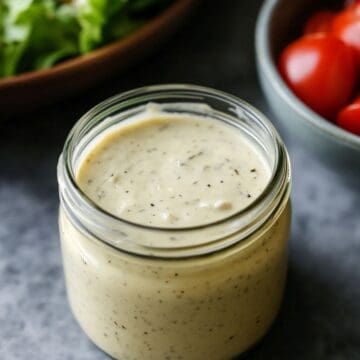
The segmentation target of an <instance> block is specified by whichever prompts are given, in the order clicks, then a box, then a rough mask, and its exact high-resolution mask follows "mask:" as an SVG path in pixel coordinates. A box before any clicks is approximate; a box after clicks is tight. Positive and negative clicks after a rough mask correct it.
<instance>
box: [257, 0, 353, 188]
mask: <svg viewBox="0 0 360 360" xmlns="http://www.w3.org/2000/svg"><path fill="white" fill-rule="evenodd" d="M329 3H330V4H329ZM335 4H336V2H335ZM330 5H331V1H315V0H291V1H289V0H266V1H265V2H264V5H263V7H262V9H261V11H260V14H259V18H258V22H257V27H256V57H257V67H258V73H259V78H260V82H261V86H262V88H263V91H264V93H265V95H266V97H267V100H268V102H269V105H270V107H271V109H272V110H273V112H274V114H275V116H276V118H277V119H278V120H279V121H280V125H281V128H282V129H283V130H284V131H285V133H286V135H287V137H289V138H290V140H296V141H297V140H299V141H300V142H301V143H302V144H303V145H304V146H306V148H308V149H309V150H310V151H311V152H312V154H314V155H316V156H318V157H320V159H321V160H322V161H323V162H325V163H327V164H330V166H331V167H332V168H334V169H335V170H336V171H338V172H345V173H347V174H349V173H350V174H356V175H359V174H360V137H359V136H357V135H354V134H351V133H349V132H347V131H345V130H342V129H341V128H339V127H337V126H336V125H334V124H332V123H330V122H329V121H327V120H326V119H324V118H322V117H321V116H319V115H317V114H316V113H315V112H313V111H312V110H311V109H310V108H308V107H307V106H306V105H305V104H304V103H303V102H301V100H299V99H298V98H297V97H296V96H295V95H294V94H293V93H292V91H291V90H290V89H289V88H288V87H287V85H286V84H285V83H284V81H283V80H282V78H281V76H280V74H279V73H278V71H277V68H276V59H277V58H278V56H279V54H280V52H281V50H282V49H283V48H284V47H285V46H286V45H287V44H288V43H289V42H290V41H291V40H293V39H295V38H296V36H297V34H299V33H300V31H301V26H302V24H304V21H305V19H306V16H308V15H309V13H310V12H311V11H313V10H314V8H315V7H319V8H320V7H323V8H327V7H329V6H330ZM359 186H360V180H359Z"/></svg>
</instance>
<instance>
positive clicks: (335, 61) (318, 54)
mask: <svg viewBox="0 0 360 360" xmlns="http://www.w3.org/2000/svg"><path fill="white" fill-rule="evenodd" d="M355 64H356V60H355V57H354V53H353V51H352V50H351V49H350V48H348V47H347V46H346V45H345V44H344V43H343V42H342V41H341V40H339V39H337V38H335V37H333V36H330V35H325V34H313V35H307V36H304V37H302V38H300V39H298V40H296V41H294V42H293V43H292V44H290V45H289V46H288V47H287V48H286V49H285V50H284V51H283V52H282V54H281V56H280V59H279V71H280V73H281V74H282V76H283V78H284V79H285V81H286V83H287V84H288V85H289V87H290V88H291V89H292V90H293V92H294V93H295V94H296V95H297V96H298V97H299V98H300V99H301V100H302V101H303V102H304V103H305V104H307V105H308V106H309V107H310V108H312V109H313V110H314V111H315V112H317V113H318V114H320V115H322V116H324V117H325V118H328V119H330V120H333V119H335V116H336V114H337V112H338V111H339V110H340V109H341V108H342V107H343V106H345V105H346V104H347V103H348V102H349V100H350V98H351V95H352V93H353V90H354V87H355V77H356V65H355Z"/></svg>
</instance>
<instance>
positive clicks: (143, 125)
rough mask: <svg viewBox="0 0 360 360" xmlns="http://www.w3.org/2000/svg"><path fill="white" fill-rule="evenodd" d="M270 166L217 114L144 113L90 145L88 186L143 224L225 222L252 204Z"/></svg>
mask: <svg viewBox="0 0 360 360" xmlns="http://www.w3.org/2000/svg"><path fill="white" fill-rule="evenodd" d="M269 178H270V169H269V166H268V164H267V163H266V161H265V159H264V157H263V156H262V154H261V153H260V151H259V150H258V148H257V147H256V146H255V145H254V144H252V143H251V142H250V141H249V140H248V139H247V138H246V137H245V136H244V135H243V134H242V132H241V130H239V129H236V128H234V127H233V126H230V125H228V124H226V123H223V122H220V121H216V120H214V119H211V118H205V117H194V116H186V115H170V114H163V113H161V112H158V113H156V112H144V114H143V115H142V116H137V118H136V119H135V120H134V121H132V122H129V121H126V122H125V123H121V124H119V125H117V126H116V127H113V128H112V129H110V130H109V131H107V132H106V133H105V134H103V136H101V138H97V139H95V140H94V141H93V143H92V144H91V145H90V147H89V149H88V151H87V153H86V155H85V157H84V159H83V160H82V162H81V164H80V166H79V169H78V172H77V181H78V183H79V185H80V187H81V189H82V190H83V191H84V192H85V193H86V194H87V195H88V196H89V197H90V198H91V199H92V200H93V201H94V202H96V203H97V204H98V205H99V206H100V207H102V208H103V209H105V210H106V211H108V212H110V213H112V214H114V215H116V216H119V217H121V218H124V219H127V220H130V221H132V222H136V223H142V224H146V225H152V226H171V227H187V226H194V225H201V224H205V223H210V222H214V221H217V220H221V219H222V218H224V217H227V216H229V215H231V214H234V213H236V212H238V211H240V210H242V209H244V208H245V207H246V206H248V205H249V204H250V203H252V202H253V201H254V200H255V199H256V198H257V197H258V196H259V195H260V194H261V192H262V191H263V190H264V188H265V187H266V185H267V183H268V182H269Z"/></svg>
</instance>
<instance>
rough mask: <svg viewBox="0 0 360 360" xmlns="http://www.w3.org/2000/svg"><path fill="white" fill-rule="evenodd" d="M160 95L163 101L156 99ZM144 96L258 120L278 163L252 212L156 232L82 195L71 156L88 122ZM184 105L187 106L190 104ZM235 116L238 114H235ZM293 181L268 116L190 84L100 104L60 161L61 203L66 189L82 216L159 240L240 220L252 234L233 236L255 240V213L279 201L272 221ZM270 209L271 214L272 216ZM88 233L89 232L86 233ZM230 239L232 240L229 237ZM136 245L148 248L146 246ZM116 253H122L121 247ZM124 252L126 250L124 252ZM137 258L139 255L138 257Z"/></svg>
mask: <svg viewBox="0 0 360 360" xmlns="http://www.w3.org/2000/svg"><path fill="white" fill-rule="evenodd" d="M156 94H157V96H158V97H156V96H155V95H156ZM145 95H146V96H148V98H149V100H148V101H147V102H156V100H161V99H162V100H164V99H166V100H167V101H170V100H171V98H172V97H174V98H175V96H176V97H182V98H184V99H185V98H190V99H194V98H197V99H199V100H201V99H202V100H203V103H205V104H207V102H206V100H208V101H209V99H211V100H218V101H220V102H223V103H225V104H226V105H229V106H233V107H234V109H236V110H237V111H240V112H241V113H242V114H244V116H245V118H246V117H248V118H253V119H255V120H256V121H257V123H258V124H260V125H261V127H262V128H264V130H265V132H266V135H267V136H269V137H270V140H271V142H272V144H271V145H272V146H274V150H275V161H274V166H273V168H272V173H271V177H270V179H269V181H268V183H267V185H266V187H265V188H264V189H263V191H262V192H261V193H260V194H259V196H258V197H257V198H256V199H254V201H252V202H251V203H250V204H249V205H248V206H246V207H245V208H243V209H241V210H239V211H237V212H235V213H233V214H231V215H229V216H226V217H224V218H221V219H218V220H215V221H212V222H209V223H206V224H196V225H193V226H183V227H163V226H153V225H147V224H141V223H137V222H133V221H131V220H127V219H124V218H122V217H119V216H116V215H114V214H112V213H110V212H108V211H106V210H105V209H103V208H101V207H100V206H98V205H97V203H96V202H94V201H93V200H92V199H90V197H89V196H88V195H87V194H86V193H85V192H84V191H83V190H81V188H80V187H79V185H78V184H77V181H76V174H75V169H74V166H73V164H72V155H73V154H72V150H73V149H74V147H76V143H77V140H78V137H79V136H81V130H83V129H84V127H85V126H86V125H89V122H91V120H95V119H96V117H97V116H104V115H106V114H107V113H109V114H110V113H111V110H113V111H114V108H115V107H116V106H119V104H124V106H123V108H121V107H120V108H118V107H116V111H118V113H121V111H122V110H124V108H125V107H126V106H132V105H139V104H138V103H137V102H136V100H137V101H139V100H140V99H141V100H143V101H144V102H145V100H146V96H145ZM144 96H145V97H144ZM174 103H175V102H174ZM184 103H185V104H186V102H184ZM125 105H126V106H125ZM231 110H232V111H233V109H232V108H231ZM210 116H211V115H210ZM108 117H109V116H105V117H101V120H104V119H106V118H108ZM239 117H240V116H239V114H238V113H237V112H236V113H235V114H234V116H233V118H234V120H235V121H236V120H237V122H239V120H240V119H239ZM290 179H291V169H290V161H289V158H288V154H287V151H286V148H285V145H284V143H283V141H282V140H281V138H280V136H279V134H278V132H277V131H276V129H275V127H274V126H273V125H272V123H271V122H270V120H269V119H268V118H267V117H266V116H265V115H264V114H262V113H261V112H260V111H259V110H257V109H256V108H255V107H253V106H252V105H250V104H249V103H247V102H246V101H244V100H241V99H239V98H237V97H236V96H233V95H230V94H228V93H226V92H223V91H219V90H215V89H211V88H207V87H203V86H198V85H189V84H166V85H154V86H146V87H141V88H137V89H134V90H130V91H127V92H124V93H121V94H118V95H115V96H113V97H111V98H109V99H107V100H105V101H103V102H101V103H100V104H98V105H96V106H95V107H93V108H92V109H90V110H89V111H88V112H86V113H85V114H84V115H83V116H82V117H81V118H80V119H79V120H78V121H77V123H76V124H75V125H74V126H73V128H72V129H71V131H70V133H69V135H68V137H67V139H66V141H65V145H64V148H63V152H62V154H61V156H60V159H59V164H58V181H59V190H60V198H61V199H63V197H64V196H63V193H64V189H65V188H67V187H68V188H70V190H71V191H69V193H70V192H71V194H70V197H71V196H74V197H75V198H76V200H75V202H73V203H74V204H76V206H78V205H77V202H79V203H80V206H79V208H80V209H81V210H84V209H86V210H87V211H88V212H87V214H89V213H90V210H91V212H94V214H95V215H94V216H95V217H96V219H97V220H98V219H101V221H104V222H107V223H109V224H110V226H111V227H113V228H116V229H118V228H119V226H120V225H122V226H127V227H128V228H129V227H130V228H131V229H134V230H135V231H136V230H138V231H140V230H141V231H145V232H149V231H156V232H157V233H158V234H161V233H162V234H163V235H164V236H165V235H172V234H179V233H180V234H181V233H182V234H185V235H184V236H190V234H193V233H195V232H196V233H200V232H203V231H204V229H209V228H214V229H217V228H218V227H221V226H222V225H223V224H232V223H234V221H237V219H239V218H246V219H247V218H249V219H250V220H251V221H249V223H246V226H247V227H249V229H250V230H249V229H247V228H246V229H245V228H241V229H235V230H232V231H233V232H234V233H236V231H240V230H241V231H243V233H244V234H245V233H246V234H247V235H249V234H252V232H251V231H255V230H256V229H257V228H259V226H260V225H257V228H256V229H255V230H251V229H253V228H255V225H253V223H254V224H255V223H256V221H258V222H259V218H260V215H259V214H255V213H256V210H258V209H259V208H260V207H261V206H262V205H263V204H264V203H265V202H266V201H267V202H268V203H271V204H272V202H274V199H275V198H278V199H277V202H276V204H275V205H273V204H272V207H271V209H270V205H268V208H269V209H270V211H268V212H266V211H264V210H263V212H262V214H266V216H267V217H270V215H272V214H273V213H274V211H275V210H274V209H275V208H278V205H279V204H280V203H282V199H283V198H284V197H286V198H288V196H289V192H290ZM67 198H69V196H67ZM269 199H270V200H269ZM271 201H272V202H271ZM65 202H66V201H64V203H65ZM268 208H266V209H267V210H269V209H268ZM258 212H259V211H258ZM254 214H255V215H257V217H256V218H254V217H253V215H254ZM230 227H231V226H230ZM83 228H84V227H83ZM85 230H87V229H86V227H85ZM228 231H230V230H228ZM120 233H121V231H120ZM92 235H94V234H92ZM226 236H228V234H227V235H226ZM244 236H245V235H244ZM95 237H96V238H98V239H99V236H96V235H95ZM240 237H241V236H240ZM224 238H225V237H224ZM242 239H243V238H239V239H238V241H240V240H242ZM101 240H103V241H104V242H105V243H106V244H108V245H111V246H114V245H113V244H112V243H111V242H109V241H108V240H104V239H101ZM210 243H211V242H209V243H206V242H204V243H199V244H198V243H195V244H194V247H196V246H201V245H204V244H205V245H209V246H210ZM137 245H140V246H143V244H142V243H140V244H137ZM214 246H215V245H214ZM115 247H116V248H118V247H117V246H115ZM150 247H151V245H150ZM164 248H165V245H164ZM188 248H190V245H188V246H187V247H186V249H188ZM148 249H149V247H148ZM154 249H158V248H157V247H154ZM167 249H168V248H167ZM171 249H173V248H171ZM174 249H175V247H174ZM184 249H185V247H184ZM120 250H123V248H122V247H120ZM130 252H131V251H130ZM135 253H137V252H136V251H135Z"/></svg>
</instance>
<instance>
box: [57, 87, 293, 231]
mask: <svg viewBox="0 0 360 360" xmlns="http://www.w3.org/2000/svg"><path fill="white" fill-rule="evenodd" d="M170 90H175V91H176V90H180V91H181V90H193V91H195V92H201V93H202V94H205V95H210V96H211V95H215V96H216V97H221V99H222V100H225V101H231V102H234V103H235V104H236V105H238V106H240V107H241V109H242V110H245V111H246V112H249V113H251V114H252V115H254V116H255V117H256V118H257V119H258V120H260V121H261V123H262V124H263V125H265V127H266V130H267V131H268V132H269V134H270V135H271V137H272V139H273V140H274V142H275V145H276V149H277V152H278V156H277V158H276V163H275V166H274V169H273V170H272V173H271V177H270V179H269V181H268V183H267V185H266V186H265V188H264V189H263V191H262V192H261V193H260V194H259V196H258V197H257V198H256V199H254V201H252V202H251V203H249V204H248V205H247V206H246V207H244V208H242V209H241V210H239V211H237V212H235V213H233V214H231V215H229V216H226V217H224V218H221V219H219V220H215V221H212V222H209V223H206V224H199V225H194V226H184V227H166V226H153V225H147V224H141V223H137V222H133V221H131V220H128V219H124V218H122V217H120V216H117V215H114V214H112V213H110V212H108V211H107V210H105V209H103V208H101V207H100V206H98V205H97V203H96V202H95V201H93V200H92V199H91V198H90V197H89V196H88V195H87V194H86V193H85V192H84V191H83V190H82V189H81V188H80V187H79V185H78V183H77V181H76V176H75V173H74V170H73V169H72V166H71V161H69V160H70V159H69V155H70V154H69V149H70V146H71V145H72V142H73V140H74V135H75V134H76V132H77V131H78V130H79V129H80V128H81V127H82V126H83V125H84V124H85V123H87V122H88V120H89V119H91V118H93V117H94V116H95V115H98V114H99V113H101V111H102V110H104V109H105V108H107V107H109V106H112V105H115V104H118V103H119V102H122V101H125V100H127V99H129V98H133V97H136V96H139V95H141V94H143V93H149V92H156V91H170ZM284 149H285V145H284V143H283V141H282V140H281V138H280V136H279V134H278V132H277V130H276V129H275V127H274V126H273V124H272V123H271V121H270V120H269V119H268V118H267V117H266V116H265V115H264V114H263V113H262V112H260V111H259V110H257V109H256V108H255V107H254V106H252V105H250V104H249V103H248V102H246V101H244V100H242V99H240V98H238V97H236V96H234V95H231V94H228V93H226V92H223V91H221V90H215V89H212V88H209V87H205V86H199V85H191V84H164V85H152V86H144V87H140V88H137V89H134V90H129V91H126V92H123V93H120V94H117V95H115V96H112V97H110V98H108V99H106V100H104V101H102V102H101V103H99V104H97V105H95V106H94V107H93V108H91V109H90V110H89V111H87V112H86V113H85V114H84V115H82V116H81V117H80V119H79V120H78V121H77V122H76V123H75V125H74V126H73V128H72V129H71V130H70V132H69V135H68V136H67V138H66V141H65V145H64V148H63V152H62V154H63V157H64V165H65V167H64V170H65V171H66V175H67V176H68V178H69V180H70V182H71V185H72V186H73V188H74V190H75V191H76V192H78V194H79V195H80V197H81V198H82V199H83V200H84V201H85V202H86V203H87V204H88V205H90V206H91V207H93V208H94V209H96V211H99V212H100V213H102V214H103V215H105V216H106V217H110V218H111V219H112V220H115V221H120V222H124V223H127V224H129V225H131V226H134V227H139V228H143V229H149V230H156V231H167V232H172V231H174V232H179V231H187V230H196V229H202V228H206V227H209V226H212V225H218V224H221V223H223V222H227V221H229V220H231V219H233V218H236V217H238V216H241V215H243V214H246V213H247V212H249V211H250V210H251V209H253V208H254V207H256V206H258V205H259V204H260V203H261V202H262V200H263V199H264V197H266V196H267V194H268V192H269V191H271V189H272V188H273V187H274V185H275V183H276V182H277V179H278V176H279V172H281V169H282V161H281V160H284V159H281V155H282V154H284V151H281V150H284ZM285 155H286V158H287V159H286V160H285V161H286V162H289V159H288V156H287V152H286V151H285ZM279 157H280V159H279ZM279 160H280V161H279ZM289 171H290V170H289ZM289 178H290V174H289Z"/></svg>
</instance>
